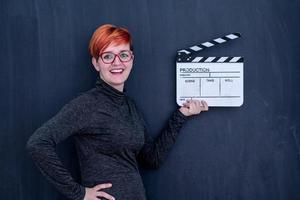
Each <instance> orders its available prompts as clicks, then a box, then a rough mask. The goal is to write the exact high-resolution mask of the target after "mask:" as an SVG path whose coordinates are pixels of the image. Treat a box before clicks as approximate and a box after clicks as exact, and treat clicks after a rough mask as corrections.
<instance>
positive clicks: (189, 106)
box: [179, 100, 208, 116]
mask: <svg viewBox="0 0 300 200" xmlns="http://www.w3.org/2000/svg"><path fill="white" fill-rule="evenodd" d="M179 111H180V112H181V113H182V114H184V115H185V116H191V115H198V114H199V113H201V112H202V111H208V105H207V103H206V102H205V101H203V100H202V101H199V100H187V101H186V102H185V103H183V104H182V107H180V109H179Z"/></svg>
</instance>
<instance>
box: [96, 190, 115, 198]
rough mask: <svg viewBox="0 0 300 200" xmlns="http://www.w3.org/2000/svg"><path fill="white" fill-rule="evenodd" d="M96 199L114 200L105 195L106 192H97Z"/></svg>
mask: <svg viewBox="0 0 300 200" xmlns="http://www.w3.org/2000/svg"><path fill="white" fill-rule="evenodd" d="M97 197H104V198H106V199H109V200H115V198H114V197H113V196H111V195H110V194H107V193H106V192H102V191H101V192H97Z"/></svg>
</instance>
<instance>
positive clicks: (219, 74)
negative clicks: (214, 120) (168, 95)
mask: <svg viewBox="0 0 300 200" xmlns="http://www.w3.org/2000/svg"><path fill="white" fill-rule="evenodd" d="M240 37H241V34H239V33H232V34H229V35H226V36H224V37H221V38H216V39H214V40H211V41H207V42H204V43H201V44H199V45H194V46H192V47H189V48H187V49H182V50H179V51H177V57H176V101H177V104H178V105H179V106H182V103H184V102H185V101H186V100H188V99H198V100H205V101H206V102H207V103H208V106H210V107H217V106H219V107H234V106H235V107H237V106H241V105H242V104H243V101H244V69H243V68H244V59H243V58H242V57H240V56H236V57H225V56H223V57H200V56H197V54H198V53H199V52H200V51H202V50H204V49H206V48H210V47H213V46H216V45H219V44H223V43H225V42H228V41H231V40H235V39H237V38H240Z"/></svg>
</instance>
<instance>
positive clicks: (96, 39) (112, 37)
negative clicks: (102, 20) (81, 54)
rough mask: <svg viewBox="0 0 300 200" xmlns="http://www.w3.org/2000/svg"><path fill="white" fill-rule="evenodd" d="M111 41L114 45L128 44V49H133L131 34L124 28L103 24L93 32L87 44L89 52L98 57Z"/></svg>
mask: <svg viewBox="0 0 300 200" xmlns="http://www.w3.org/2000/svg"><path fill="white" fill-rule="evenodd" d="M111 43H114V44H116V45H120V44H129V45H130V50H133V46H132V39H131V35H130V33H129V31H128V30H127V29H126V28H122V27H116V26H114V25H112V24H104V25H102V26H100V27H98V28H97V29H96V30H95V32H94V33H93V36H92V38H91V40H90V44H89V50H90V54H91V55H92V56H93V57H94V58H96V59H98V58H99V54H100V53H102V52H103V50H104V49H105V48H106V47H107V46H108V45H110V44H111Z"/></svg>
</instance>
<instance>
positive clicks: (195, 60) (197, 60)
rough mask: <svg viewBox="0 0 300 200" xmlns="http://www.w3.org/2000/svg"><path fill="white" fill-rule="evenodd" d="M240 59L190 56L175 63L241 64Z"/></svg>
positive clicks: (241, 59)
mask: <svg viewBox="0 0 300 200" xmlns="http://www.w3.org/2000/svg"><path fill="white" fill-rule="evenodd" d="M243 61H244V59H243V58H242V57H200V56H190V57H186V59H181V58H178V59H177V62H189V63H200V62H201V63H208V62H209V63H212V62H213V63H239V62H243Z"/></svg>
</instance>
